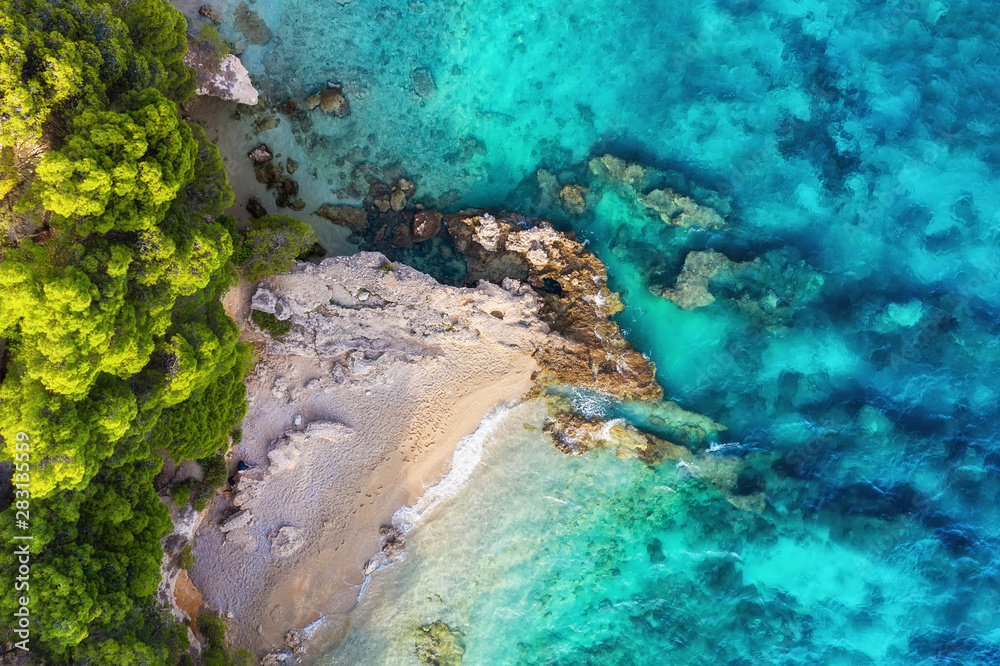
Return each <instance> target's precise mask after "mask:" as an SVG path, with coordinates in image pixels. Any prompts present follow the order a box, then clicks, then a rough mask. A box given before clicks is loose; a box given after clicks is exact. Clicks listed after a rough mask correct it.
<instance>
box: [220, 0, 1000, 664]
mask: <svg viewBox="0 0 1000 666" xmlns="http://www.w3.org/2000/svg"><path fill="white" fill-rule="evenodd" d="M217 4H218V7H217V8H218V9H219V10H220V11H221V12H223V13H224V14H226V15H231V13H232V12H237V11H253V12H256V13H257V14H258V15H259V17H260V18H261V19H262V20H263V21H264V22H266V24H267V25H268V27H269V29H270V30H271V31H272V33H273V36H272V38H271V40H270V41H269V42H268V43H267V44H264V45H254V44H248V45H247V46H246V48H245V50H244V51H243V53H242V54H241V58H242V59H243V61H244V62H245V63H246V65H247V67H248V68H249V69H250V72H251V74H252V76H253V77H254V78H255V81H256V82H257V83H258V87H260V88H262V90H263V91H264V92H265V93H266V94H267V96H268V97H269V99H273V100H276V101H280V100H281V99H283V98H284V97H285V96H290V97H296V98H297V99H300V100H301V99H305V98H306V97H308V96H309V95H311V94H313V93H314V92H317V91H318V90H320V89H322V88H323V87H324V86H326V85H328V84H329V83H339V84H342V85H343V91H344V95H345V96H346V97H347V98H348V99H349V100H350V102H351V115H350V116H349V117H347V118H336V117H333V116H322V114H319V115H316V114H314V116H311V117H314V119H313V120H312V121H311V122H310V125H309V126H308V127H300V128H298V130H297V133H293V134H292V135H291V138H290V139H288V141H294V143H295V145H294V146H290V145H289V146H285V147H284V149H285V150H286V151H288V154H294V155H295V156H296V159H298V160H300V161H301V162H303V163H304V164H305V165H306V167H304V170H303V173H304V174H308V175H303V176H302V178H303V179H310V178H311V179H312V181H311V182H312V185H309V187H312V188H313V190H316V189H317V188H318V189H320V190H323V191H325V190H329V197H330V200H331V202H334V203H337V202H340V203H358V201H352V200H351V199H350V197H349V196H347V197H346V198H344V197H345V194H344V193H345V192H346V191H347V189H348V184H349V182H351V181H352V179H357V177H358V173H360V172H364V173H380V172H381V173H387V174H388V173H405V174H406V175H407V176H408V177H410V178H412V179H413V180H414V181H415V182H416V183H417V187H418V193H417V198H418V200H423V201H425V202H426V203H427V204H428V205H435V206H437V207H439V208H441V209H444V210H447V211H452V210H458V209H459V208H461V207H468V206H480V207H484V206H489V207H497V208H501V209H505V210H508V211H513V212H517V213H521V214H525V215H531V216H536V217H545V218H548V219H550V220H552V221H553V222H554V223H555V224H556V226H557V227H558V228H560V229H562V230H565V231H572V232H574V233H575V234H576V236H577V238H578V239H580V240H582V241H583V242H585V243H586V245H587V247H588V249H589V250H591V251H592V252H594V253H595V254H596V255H597V256H598V257H599V258H600V259H601V260H602V261H603V262H604V263H605V264H606V265H607V267H608V273H609V281H610V286H611V287H612V288H613V289H614V290H616V291H618V292H619V293H620V294H621V299H622V302H623V303H624V305H625V309H624V311H623V312H622V313H621V314H620V315H618V316H617V319H618V321H619V323H620V325H621V327H622V329H623V331H624V333H625V335H626V337H627V338H628V339H629V341H630V342H631V343H632V344H633V345H635V346H636V347H637V348H638V349H639V350H640V351H642V352H643V353H644V354H646V355H647V356H648V357H649V358H650V359H651V360H652V361H653V362H654V363H655V364H656V368H657V379H658V381H659V382H660V383H661V384H662V386H663V388H664V393H665V397H666V398H667V399H670V400H673V401H675V402H677V403H678V404H679V405H681V406H682V407H683V408H684V409H687V410H690V411H694V412H698V413H701V414H705V415H708V416H710V417H711V418H712V419H714V420H716V421H718V422H720V423H723V424H725V425H726V426H727V428H728V430H726V431H724V432H723V433H720V435H719V436H718V437H717V438H716V439H715V440H713V441H708V442H704V443H701V444H700V445H698V446H696V447H695V448H696V452H697V453H706V454H707V455H709V456H719V457H732V458H738V459H739V460H740V462H741V465H742V470H743V471H742V472H741V475H740V478H739V481H738V485H740V492H743V493H746V494H751V493H755V494H761V495H763V497H764V503H763V508H762V509H761V510H760V511H759V512H758V511H750V510H747V508H746V507H745V506H744V507H743V508H740V507H739V506H737V505H736V503H733V502H730V501H728V500H727V498H726V497H724V496H723V494H721V493H719V492H718V491H717V490H713V488H712V487H710V486H709V485H708V484H706V483H704V481H703V480H700V479H699V478H697V476H696V475H692V474H691V473H690V470H689V469H687V468H686V466H685V465H677V464H676V463H675V462H673V461H666V462H663V463H660V464H658V465H647V464H645V463H643V462H641V461H639V460H636V459H626V460H622V459H619V458H617V457H616V456H615V455H614V453H613V452H610V451H596V452H591V453H588V454H586V455H583V456H567V455H563V454H561V453H559V452H558V451H556V450H555V449H554V448H553V447H552V445H551V442H550V441H549V440H548V438H547V437H546V436H545V435H544V434H543V433H542V432H541V431H540V429H539V426H540V424H541V422H542V421H543V419H544V413H543V412H542V407H541V406H540V405H539V404H538V403H528V404H525V405H521V406H517V407H512V408H505V409H504V410H502V411H498V412H496V413H494V414H493V415H491V417H490V418H489V419H488V421H487V422H486V423H484V426H483V427H482V428H481V429H480V431H479V432H478V433H477V434H476V435H475V436H473V437H472V438H471V439H469V440H466V441H465V442H464V443H463V448H462V449H460V453H461V452H463V451H464V454H463V455H464V457H462V458H461V460H462V465H460V466H459V467H460V468H461V478H457V477H453V478H452V479H451V481H450V483H449V485H447V486H446V487H443V488H441V489H438V491H437V494H436V495H434V496H433V497H432V498H431V499H429V500H428V501H426V502H424V504H423V506H422V507H420V508H419V509H412V510H410V511H409V513H406V515H401V516H400V518H401V520H405V523H406V525H407V527H408V529H409V534H408V540H407V546H406V556H405V558H404V560H403V561H401V562H398V563H396V564H394V565H393V566H391V567H389V568H387V569H385V570H382V571H379V572H376V573H375V574H374V575H373V576H372V577H371V579H370V580H369V582H368V584H367V585H366V586H365V590H364V594H363V595H362V598H361V601H360V604H359V606H358V608H357V609H356V610H355V611H354V613H353V616H352V623H351V627H350V629H349V632H348V635H347V638H346V639H345V640H344V641H343V642H341V643H340V644H338V645H334V646H330V647H328V648H326V652H325V654H323V655H322V656H321V657H320V658H319V660H320V663H322V664H325V665H334V664H345V665H355V664H358V665H369V664H370V665H372V666H376V665H381V664H385V665H408V664H413V665H416V664H420V663H442V664H456V663H458V662H457V661H454V660H455V659H457V658H458V656H461V658H462V662H461V663H464V664H466V665H470V664H471V665H476V666H479V665H498V666H499V665H501V664H504V665H506V664H526V665H527V664H532V665H534V664H538V665H542V664H545V665H559V666H563V665H565V666H570V665H607V666H617V665H622V666H626V665H633V664H634V665H637V666H638V665H647V664H677V665H681V664H712V665H717V664H726V665H730V666H742V665H745V666H750V665H758V664H831V665H839V664H844V665H855V666H860V665H866V664H879V665H892V664H908V665H912V664H928V665H930V664H963V665H966V664H1000V559H998V548H1000V502H998V499H1000V496H998V492H1000V483H998V470H1000V442H998V423H1000V420H998V406H1000V289H998V287H1000V258H998V243H1000V3H998V2H995V1H993V0H976V1H972V0H947V1H945V0H879V1H875V0H824V1H819V0H712V1H704V0H701V1H699V0H694V1H689V2H680V1H678V0H628V1H625V0H592V1H590V2H569V1H567V0H475V1H472V0H353V1H352V0H323V1H320V0H270V1H266V2H257V3H256V4H250V5H246V6H245V7H244V8H240V7H239V6H238V4H237V3H234V2H232V1H231V0H226V1H225V2H221V3H217ZM220 30H221V32H222V34H223V36H224V37H226V38H227V39H230V40H244V39H245V38H244V37H243V36H241V35H240V34H239V33H238V32H236V31H235V29H234V28H233V26H232V25H231V22H224V24H223V26H221V27H220ZM258 41H259V40H258ZM285 122H286V125H285V126H284V127H285V130H287V129H289V128H290V127H291V126H290V125H289V124H288V123H287V121H285ZM285 130H276V131H285ZM262 138H263V137H262ZM605 155H611V156H614V157H615V158H617V159H620V160H623V161H624V163H626V164H630V165H637V166H638V167H639V168H641V169H642V170H643V171H642V173H644V174H646V182H645V184H644V185H643V186H642V187H646V188H647V189H648V187H653V186H656V187H661V188H665V187H669V188H671V190H672V191H674V192H676V193H679V194H683V195H684V196H688V197H690V198H691V199H692V200H695V201H698V202H699V203H701V204H703V205H706V206H711V207H713V208H715V209H716V210H717V211H718V212H719V213H720V215H722V216H723V217H724V218H725V225H724V226H721V227H718V226H717V227H708V228H706V227H699V226H689V227H683V226H675V225H673V224H668V223H666V222H664V220H663V219H661V218H660V217H659V216H658V215H656V214H651V213H650V209H649V207H648V206H643V205H641V201H640V199H639V198H637V197H641V195H643V194H644V192H640V191H638V190H636V189H635V188H631V189H630V187H629V186H627V185H626V184H624V183H621V182H610V181H608V180H607V179H606V178H605V179H603V180H602V179H601V178H599V177H598V176H597V175H596V172H595V169H594V163H593V160H595V159H597V160H600V158H602V157H603V156H605ZM359 170H360V171H359ZM542 172H544V173H542ZM654 181H655V182H654ZM553 184H555V185H553ZM574 184H579V185H581V186H582V187H586V188H587V201H586V203H587V205H586V209H585V210H584V211H583V212H582V213H580V212H579V211H575V212H574V211H572V210H570V209H568V207H567V206H566V205H564V204H563V203H562V202H561V199H560V197H559V196H558V192H559V191H560V188H562V187H565V186H567V185H574ZM553 187H555V189H553ZM324 188H325V189H324ZM640 189H642V188H640ZM645 194H648V191H647V192H645ZM336 197H340V198H339V199H337V198H336ZM421 198H422V199H421ZM637 201H638V202H639V203H637ZM710 251H714V252H718V253H722V254H724V255H725V256H726V257H728V258H729V259H730V260H731V261H732V262H736V263H737V264H739V266H740V267H741V268H740V269H739V270H738V271H735V272H733V274H732V275H731V276H730V278H727V279H721V280H718V281H717V282H716V283H710V284H709V288H710V289H711V294H712V298H713V299H714V300H713V301H712V302H711V303H708V304H703V305H701V306H699V307H694V308H692V309H683V308H681V307H679V306H678V305H677V304H675V303H674V302H672V301H671V300H669V299H667V298H664V297H662V294H663V293H664V289H667V290H669V289H670V288H671V287H672V286H674V284H675V281H676V280H677V278H678V276H679V275H680V274H681V272H682V270H683V267H684V265H685V260H686V258H687V257H688V256H689V254H690V253H692V252H710ZM413 252H414V255H413V256H412V260H413V263H414V265H417V266H418V267H421V266H424V267H426V266H430V264H429V263H428V261H429V260H428V259H427V258H426V257H423V256H422V255H419V252H418V251H417V250H413ZM421 262H423V264H422V263H421ZM428 270H431V269H428ZM658 294H661V295H658ZM469 447H471V448H469ZM437 621H441V622H443V623H444V624H445V625H447V633H448V636H449V637H450V638H449V641H447V642H448V643H449V645H451V646H452V651H451V652H450V653H449V654H448V655H446V656H445V657H442V659H451V660H452V661H446V660H445V661H439V662H433V661H428V659H430V657H427V656H426V655H427V653H426V650H425V651H424V652H423V653H422V654H423V655H424V657H423V662H422V661H421V657H420V656H418V649H417V647H418V644H420V641H422V640H424V641H425V643H426V640H425V639H426V636H427V635H428V634H427V630H426V628H427V627H429V626H430V625H432V624H433V623H434V622H437ZM438 626H439V627H440V625H438ZM421 627H424V629H423V630H422V629H420V628H421ZM456 645H457V646H458V647H457V648H455V647H454V646H456Z"/></svg>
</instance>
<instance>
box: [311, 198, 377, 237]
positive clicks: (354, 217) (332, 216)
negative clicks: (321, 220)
mask: <svg viewBox="0 0 1000 666" xmlns="http://www.w3.org/2000/svg"><path fill="white" fill-rule="evenodd" d="M315 215H319V216H320V217H325V218H326V219H328V220H330V221H331V222H333V223H334V224H339V225H341V226H344V227H347V228H348V229H351V230H352V231H364V230H366V229H367V228H368V213H366V212H365V209H364V208H357V207H356V206H334V205H332V204H323V205H322V206H320V207H319V210H317V211H316V213H315Z"/></svg>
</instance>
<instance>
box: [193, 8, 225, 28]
mask: <svg viewBox="0 0 1000 666" xmlns="http://www.w3.org/2000/svg"><path fill="white" fill-rule="evenodd" d="M198 13H199V14H200V15H202V16H204V17H205V18H207V19H208V20H209V21H211V22H212V23H214V24H215V25H220V24H221V23H222V19H220V18H219V14H218V12H216V11H215V7H213V6H212V5H202V6H201V7H199V8H198Z"/></svg>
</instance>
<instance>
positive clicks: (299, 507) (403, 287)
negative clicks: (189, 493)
mask: <svg viewBox="0 0 1000 666" xmlns="http://www.w3.org/2000/svg"><path fill="white" fill-rule="evenodd" d="M380 267H381V268H380ZM262 285H263V286H264V287H266V288H267V289H268V291H269V294H270V295H269V294H265V293H264V292H259V293H258V297H257V302H258V305H257V306H255V307H262V308H264V309H272V308H273V309H276V310H277V312H279V313H290V314H291V317H292V320H293V322H294V323H295V324H296V325H295V327H294V329H293V330H292V332H291V333H289V334H287V335H286V336H285V342H284V343H278V342H276V341H274V340H271V339H269V338H264V337H263V336H262V335H261V334H259V333H256V332H253V331H251V330H249V329H250V328H252V327H251V326H250V325H249V324H247V316H248V315H249V303H250V299H251V296H253V295H254V293H256V292H257V288H256V286H255V285H249V284H246V283H243V284H241V285H240V287H238V288H237V289H236V290H234V291H233V292H232V293H230V294H229V295H228V296H227V299H226V304H227V308H228V309H229V310H230V311H231V312H232V313H233V314H234V315H235V316H236V318H237V321H238V322H239V323H240V325H241V326H242V327H244V329H245V330H247V337H248V339H251V340H254V341H255V345H256V346H257V369H256V374H254V375H251V377H249V378H248V389H249V394H250V397H251V400H252V404H251V405H250V408H249V410H248V412H247V416H246V418H245V420H244V422H243V432H244V435H243V441H242V443H241V444H240V446H239V447H238V449H237V450H236V451H235V453H234V454H233V455H234V457H233V458H232V460H233V462H234V463H235V461H236V460H243V461H245V462H246V463H248V464H250V465H253V466H256V468H255V469H253V470H250V471H248V472H245V473H244V474H243V475H242V478H241V480H240V482H239V485H238V488H237V491H236V492H235V493H232V492H227V493H226V495H225V497H223V496H218V497H217V498H216V501H215V502H214V504H213V506H212V508H211V509H210V514H209V518H208V519H207V520H206V521H205V523H204V525H203V526H202V527H201V529H200V530H199V531H198V533H197V536H196V541H195V554H196V555H197V563H196V565H195V567H194V569H193V571H192V576H191V577H192V579H193V580H194V582H195V584H196V585H197V586H198V587H199V588H200V589H201V591H202V593H203V594H204V597H205V600H206V601H207V602H208V603H209V604H212V605H214V606H216V607H218V609H219V610H220V611H222V612H223V613H225V614H228V613H232V618H231V620H230V623H231V625H232V637H233V638H234V640H235V643H236V644H237V645H238V646H240V647H244V648H248V649H250V650H252V651H253V652H255V653H256V654H258V655H262V654H265V653H267V652H281V651H283V650H287V648H286V647H285V645H284V643H285V636H286V633H287V632H289V631H290V630H301V629H303V628H304V627H306V626H308V625H310V624H311V623H314V622H315V621H316V620H318V619H320V618H321V617H322V618H325V619H324V621H323V622H322V623H319V625H314V626H313V627H311V628H310V631H308V632H307V633H308V634H311V638H312V641H311V643H312V644H314V645H322V644H324V643H327V642H329V641H330V640H334V639H336V638H337V637H338V634H339V633H341V632H343V631H344V629H345V628H346V616H345V614H346V613H347V612H348V611H349V610H350V609H351V608H352V607H353V606H354V605H355V603H356V600H357V597H358V590H359V586H360V585H361V583H362V582H363V580H364V573H363V569H364V567H365V565H366V563H367V562H368V561H369V560H370V559H371V558H372V557H373V556H375V555H376V554H378V553H379V547H380V541H379V534H378V530H379V527H380V526H382V525H384V524H388V523H390V522H391V521H392V517H393V514H394V512H396V511H397V509H399V508H400V507H403V506H406V505H414V504H415V503H416V502H417V500H418V499H420V498H421V496H422V495H423V494H424V491H425V489H427V488H429V487H430V486H432V485H434V484H436V483H437V482H438V481H440V480H441V479H442V477H443V476H444V475H445V473H446V472H447V471H448V469H449V466H450V459H451V457H452V454H453V452H454V451H455V447H456V445H457V444H458V443H459V441H460V440H462V438H463V437H465V436H467V435H469V434H470V433H473V432H474V431H475V430H476V428H477V426H479V424H480V422H481V421H482V420H483V418H484V416H486V415H487V413H488V412H489V411H490V410H491V409H492V408H494V407H496V406H498V405H504V404H508V403H511V402H513V401H516V400H517V399H519V398H520V397H522V396H523V395H524V394H525V393H526V392H527V391H528V390H529V389H530V388H531V385H532V380H531V376H532V373H533V372H534V371H535V370H537V369H538V366H537V365H536V363H535V361H534V360H533V359H532V357H531V354H532V352H533V351H535V350H536V349H537V348H538V347H539V346H542V345H546V344H552V343H554V342H555V341H556V336H554V335H553V334H550V333H549V332H548V329H547V327H546V326H545V324H544V323H542V322H540V321H539V319H538V318H537V317H536V316H535V315H536V314H537V310H538V307H539V303H538V300H537V298H536V296H535V295H534V294H533V293H532V291H531V290H530V289H529V288H527V287H524V286H522V285H519V284H518V283H516V282H512V283H508V284H506V285H505V286H506V287H507V289H506V290H505V289H501V288H500V287H497V286H495V285H490V284H485V283H483V284H481V285H480V286H479V287H477V288H476V289H459V288H453V287H447V286H443V285H440V284H438V283H437V282H436V281H434V280H433V278H431V277H429V276H427V275H424V274H422V273H419V272H417V271H415V270H413V269H410V268H408V267H406V266H402V265H396V266H394V267H392V268H391V269H389V266H388V264H387V263H386V262H385V260H384V258H383V257H382V255H380V254H377V253H361V254H358V255H354V256H351V257H336V258H332V259H327V260H326V261H324V262H323V263H322V264H321V265H320V266H319V267H317V266H313V265H310V264H297V265H296V266H295V268H294V269H293V272H292V273H290V274H287V275H281V276H277V277H274V278H270V279H267V280H265V281H264V282H263V283H262ZM282 316H284V315H282ZM297 414H298V415H301V421H300V423H299V425H297V426H296V425H295V422H296V418H295V415H297ZM269 452H270V460H269V455H268V454H269ZM231 469H232V466H231ZM435 499H436V498H435ZM435 499H432V498H430V497H428V498H426V499H425V500H424V501H423V503H422V504H421V505H418V507H417V510H418V511H419V510H421V508H423V509H426V507H423V504H427V503H429V502H434V501H435ZM222 523H224V525H221V526H220V524H222ZM282 528H285V529H282ZM379 557H381V555H379ZM317 627H319V629H317ZM310 652H311V651H309V650H307V652H306V654H302V655H299V656H301V657H302V658H303V659H304V660H306V661H308V660H309V657H310V656H313V655H310V654H309V653H310Z"/></svg>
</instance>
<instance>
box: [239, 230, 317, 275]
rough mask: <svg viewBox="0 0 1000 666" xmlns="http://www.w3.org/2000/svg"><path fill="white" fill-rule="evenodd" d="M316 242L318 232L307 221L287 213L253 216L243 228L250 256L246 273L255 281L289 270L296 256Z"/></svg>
mask: <svg viewBox="0 0 1000 666" xmlns="http://www.w3.org/2000/svg"><path fill="white" fill-rule="evenodd" d="M315 242H316V234H315V233H314V232H313V230H312V227H310V226H309V225H308V224H306V223H305V222H302V221H301V220H296V219H294V218H291V217H288V216H286V215H268V216H266V217H262V218H260V219H258V220H252V221H251V222H250V226H249V227H248V229H247V230H246V231H245V232H244V239H243V243H244V245H245V246H246V247H247V249H246V251H247V252H248V254H249V257H248V258H247V260H246V261H245V263H244V264H243V275H244V277H246V279H248V280H250V281H251V282H252V281H256V280H259V279H260V278H262V277H264V276H265V275H273V274H275V273H283V272H285V271H287V270H288V269H289V268H290V267H291V265H292V260H293V259H295V257H297V256H299V255H300V254H303V253H304V252H307V251H308V250H309V249H310V248H311V247H312V246H313V243H315Z"/></svg>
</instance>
